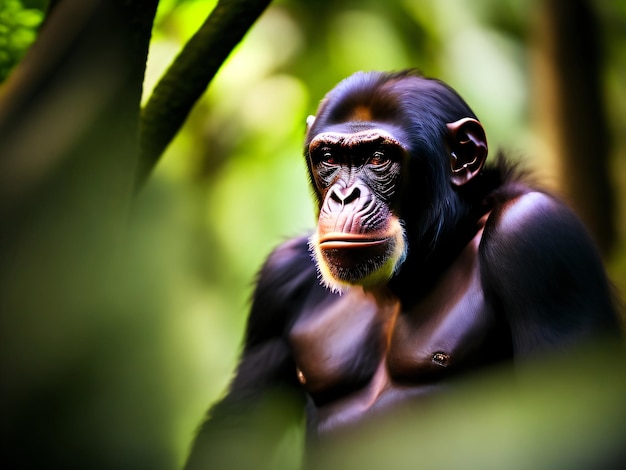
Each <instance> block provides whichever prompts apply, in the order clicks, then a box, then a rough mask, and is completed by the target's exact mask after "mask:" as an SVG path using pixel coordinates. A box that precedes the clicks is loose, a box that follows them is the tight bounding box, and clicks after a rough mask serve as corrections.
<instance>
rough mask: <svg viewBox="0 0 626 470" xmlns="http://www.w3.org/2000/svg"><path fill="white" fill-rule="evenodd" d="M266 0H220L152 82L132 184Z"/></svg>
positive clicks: (142, 174)
mask: <svg viewBox="0 0 626 470" xmlns="http://www.w3.org/2000/svg"><path fill="white" fill-rule="evenodd" d="M270 2H271V0H219V2H218V4H217V6H216V7H215V9H214V10H213V11H212V12H211V14H210V15H209V17H208V18H207V20H206V21H205V22H204V24H203V25H202V26H201V27H200V29H199V30H198V31H197V32H196V34H195V35H194V36H193V37H192V38H191V39H190V40H189V42H188V43H187V44H186V45H185V47H184V48H183V50H182V51H181V53H180V54H179V55H178V56H177V57H176V59H175V60H174V62H173V63H172V65H171V66H170V68H169V69H168V71H167V72H166V73H165V75H164V76H163V77H162V78H161V80H160V81H159V83H158V84H157V86H156V88H155V89H154V92H153V93H152V96H151V97H150V99H149V101H148V103H147V104H146V106H145V108H144V109H143V113H142V117H141V124H140V147H141V153H140V160H139V167H138V172H137V180H136V181H137V188H139V187H141V185H142V184H143V182H144V181H145V180H146V178H147V177H148V175H149V174H150V172H151V171H152V169H153V168H154V166H155V165H156V163H157V161H158V159H159V157H160V156H161V154H162V153H163V151H164V150H165V149H166V148H167V146H168V145H169V143H170V142H171V141H172V139H173V138H174V136H175V135H176V133H177V132H178V131H179V129H180V128H181V127H182V125H183V123H184V122H185V120H186V119H187V116H188V115H189V112H190V111H191V109H192V108H193V106H194V104H195V103H196V101H197V100H198V99H199V98H200V96H202V94H203V93H204V91H205V90H206V88H207V87H208V85H209V83H210V82H211V80H212V79H213V77H214V76H215V74H216V73H217V71H218V70H219V68H220V67H221V65H222V63H223V62H224V61H225V60H226V58H227V57H228V55H229V54H230V52H231V51H232V50H233V48H234V47H235V46H236V45H237V44H238V43H239V42H240V41H241V39H242V38H243V37H244V35H245V34H246V32H247V31H248V30H249V29H250V27H251V26H252V24H253V23H254V22H255V21H256V20H257V18H258V17H259V16H260V15H261V13H262V12H263V11H264V10H265V8H266V7H267V5H269V3H270Z"/></svg>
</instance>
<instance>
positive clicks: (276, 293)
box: [185, 239, 317, 470]
mask: <svg viewBox="0 0 626 470" xmlns="http://www.w3.org/2000/svg"><path fill="white" fill-rule="evenodd" d="M312 283H317V280H316V273H315V267H314V265H313V264H312V262H311V258H310V255H309V252H308V249H307V241H306V239H296V240H292V241H289V242H287V243H285V244H283V245H282V246H280V247H279V248H277V249H276V250H275V251H274V252H273V253H272V254H271V255H270V257H269V258H268V260H267V262H266V263H265V265H264V266H263V268H262V270H261V273H260V275H259V279H258V282H257V286H256V289H255V292H254V297H253V302H252V309H251V312H250V316H249V318H248V324H247V330H246V335H245V341H244V349H243V353H242V356H241V360H240V362H239V364H238V367H237V371H236V374H235V377H234V378H233V380H232V382H231V385H230V387H229V390H228V393H227V395H226V396H225V397H224V398H223V399H222V400H221V401H219V402H218V403H217V404H216V405H214V406H213V407H212V408H211V409H210V410H209V413H208V416H207V420H206V421H205V422H204V423H203V424H202V426H201V428H200V431H199V433H198V436H197V438H196V441H195V443H194V445H193V448H192V452H191V454H190V456H189V460H188V462H187V465H186V467H185V468H186V469H187V470H192V469H193V470H196V469H198V470H199V469H213V468H216V469H218V468H237V469H247V468H254V469H258V468H264V465H271V459H272V455H271V453H272V452H273V451H274V450H275V449H276V447H277V445H276V444H277V442H278V441H279V440H280V439H281V438H282V437H283V436H284V431H285V429H286V427H288V426H289V425H292V424H294V422H298V421H301V419H302V416H303V410H304V399H303V397H302V395H301V392H298V390H299V387H298V386H297V385H298V384H297V377H296V367H295V364H294V362H293V359H292V357H291V354H290V351H289V347H288V343H287V340H286V334H287V330H288V327H289V325H290V324H291V322H292V320H293V318H292V317H293V316H294V315H295V314H297V312H298V310H299V304H300V303H301V302H302V298H303V296H305V295H306V293H307V292H308V289H309V288H310V286H311V285H313V284H312ZM277 405H278V406H277Z"/></svg>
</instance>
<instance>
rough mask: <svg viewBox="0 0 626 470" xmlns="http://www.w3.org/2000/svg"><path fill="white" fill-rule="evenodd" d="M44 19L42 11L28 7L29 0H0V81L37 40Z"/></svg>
mask: <svg viewBox="0 0 626 470" xmlns="http://www.w3.org/2000/svg"><path fill="white" fill-rule="evenodd" d="M31 3H32V2H31ZM35 3H37V2H35ZM39 3H41V2H39ZM34 6H39V5H34ZM42 19H43V13H42V11H41V10H40V9H36V8H28V2H23V1H20V0H0V82H2V81H4V79H5V78H6V77H7V75H8V74H9V72H10V71H11V70H12V69H13V67H14V66H15V64H17V63H18V62H19V61H20V59H21V58H22V56H23V55H24V53H25V52H26V50H27V49H28V47H29V46H30V45H31V43H32V42H33V41H34V40H35V37H36V35H37V27H38V26H39V24H40V23H41V21H42Z"/></svg>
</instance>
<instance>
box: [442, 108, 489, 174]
mask: <svg viewBox="0 0 626 470" xmlns="http://www.w3.org/2000/svg"><path fill="white" fill-rule="evenodd" d="M446 127H447V128H448V145H449V148H450V166H451V168H452V177H451V181H452V184H454V185H455V186H462V185H464V184H465V183H467V182H468V181H469V180H471V179H472V178H473V177H474V176H476V175H477V174H478V173H479V172H480V170H481V168H482V167H483V164H484V163H485V159H486V158H487V151H488V149H487V137H486V136H485V130H484V129H483V126H482V125H481V124H480V122H478V121H477V120H476V119H473V118H469V117H467V118H463V119H459V120H458V121H456V122H450V123H448V124H446Z"/></svg>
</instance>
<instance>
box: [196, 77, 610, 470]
mask: <svg viewBox="0 0 626 470" xmlns="http://www.w3.org/2000/svg"><path fill="white" fill-rule="evenodd" d="M304 156H305V159H306V164H307V168H308V174H309V177H310V183H311V186H312V189H313V193H314V195H315V199H316V203H317V214H318V223H317V228H316V230H315V232H314V233H313V234H312V235H310V236H308V237H302V238H296V239H292V240H290V241H287V242H286V243H284V244H282V245H281V246H279V247H278V248H277V249H276V250H275V251H274V252H273V253H272V254H271V255H270V256H269V258H268V259H267V261H266V263H265V265H264V266H263V268H262V270H261V272H260V275H259V278H258V283H257V286H256V290H255V293H254V297H253V303H252V309H251V312H250V316H249V319H248V324H247V330H246V334H245V344H244V349H243V354H242V357H241V360H240V363H239V366H238V368H237V371H236V375H235V377H234V379H233V381H232V383H231V386H230V389H229V392H228V394H227V395H226V397H225V398H224V399H223V400H221V401H220V402H219V403H218V404H217V405H216V406H214V407H213V408H212V410H210V413H209V419H208V420H207V421H206V422H205V423H204V425H203V427H202V429H201V430H200V433H199V436H198V438H197V440H196V443H195V445H194V449H193V451H192V454H191V458H190V460H189V463H188V465H189V468H192V467H193V468H205V466H204V465H206V468H213V467H211V464H210V462H211V452H210V451H209V450H208V449H210V448H211V445H210V443H209V441H210V440H211V439H213V438H214V437H215V436H216V435H217V433H219V428H220V427H224V426H236V424H234V423H237V422H238V419H237V418H236V416H237V414H238V413H239V414H245V413H248V412H250V410H253V409H254V406H255V403H256V402H257V401H258V400H260V399H261V397H262V396H263V395H264V394H265V393H266V392H268V391H269V390H271V389H273V388H276V387H282V388H285V389H292V390H294V391H296V393H300V394H301V395H302V396H303V397H304V398H303V402H306V410H307V411H306V415H307V417H306V420H307V431H308V434H309V437H310V438H312V439H315V438H316V437H317V438H322V439H323V438H324V437H326V438H328V436H329V435H332V434H333V432H337V431H339V430H344V431H345V429H349V427H350V426H353V425H355V424H357V423H359V422H361V420H363V419H365V418H366V417H368V416H371V415H374V414H376V413H381V412H384V411H385V410H388V409H390V407H392V406H394V405H395V404H399V403H403V402H406V401H407V400H411V399H416V397H418V396H423V395H427V394H431V393H432V392H434V391H436V390H440V389H441V388H442V387H444V386H445V384H447V383H449V382H450V379H453V378H455V377H460V376H461V374H466V373H468V372H472V371H476V370H480V369H481V368H485V367H487V366H490V365H494V364H499V363H502V362H503V361H514V362H515V361H519V360H523V359H524V358H529V357H531V356H535V357H536V356H538V355H540V354H545V353H546V352H548V351H555V350H562V349H563V348H567V347H569V346H570V345H572V344H575V343H577V342H580V341H583V340H585V339H588V338H591V337H594V336H597V335H601V334H604V333H605V332H611V331H613V332H615V331H618V330H619V328H620V325H619V318H618V314H617V312H616V308H615V305H614V303H613V300H612V294H611V288H610V285H609V282H608V281H607V277H606V275H605V272H604V268H603V265H602V262H601V259H600V257H599V255H598V253H597V251H596V248H595V247H594V244H593V242H592V240H591V239H590V237H589V236H588V234H587V232H586V231H585V228H584V227H583V225H582V224H581V222H580V221H579V220H578V219H577V217H576V216H575V215H574V213H573V212H572V211H571V210H570V209H568V208H567V207H566V206H565V205H564V204H563V203H562V202H559V200H557V199H556V198H555V197H553V196H552V195H550V194H547V193H546V192H543V191H540V190H538V189H536V188H533V187H532V186H531V185H529V184H528V183H526V182H525V181H524V177H523V176H522V174H521V173H522V172H520V171H518V170H516V169H515V168H514V167H512V166H511V165H508V164H507V163H506V162H505V159H504V158H502V157H500V156H499V157H498V158H497V159H496V160H497V161H496V162H495V163H494V164H493V165H491V166H484V163H485V159H486V157H487V140H486V137H485V131H484V130H483V127H482V125H481V124H480V122H479V121H478V119H477V117H476V116H475V114H474V113H473V112H472V110H471V109H470V108H469V106H468V105H467V104H466V103H465V102H464V100H463V99H462V98H461V97H460V96H459V95H458V94H457V93H456V92H455V91H454V90H453V89H452V88H450V87H449V86H448V85H446V84H444V83H443V82H441V81H439V80H435V79H431V78H426V77H424V76H422V75H421V74H420V73H418V72H416V71H413V70H407V71H401V72H394V73H380V72H369V73H356V74H354V75H352V76H351V77H349V78H347V79H345V80H344V81H342V82H341V83H339V85H337V87H336V88H334V89H333V90H332V91H330V92H329V93H328V95H327V96H326V97H325V98H324V100H323V101H322V103H321V105H320V107H319V109H318V112H317V115H316V117H311V118H309V120H308V121H307V133H306V139H305V143H304ZM276 190H277V191H280V188H277V189H276ZM285 197H289V195H288V194H285ZM303 407H304V405H303ZM225 423H228V424H225ZM242 452H245V450H243V449H242Z"/></svg>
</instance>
